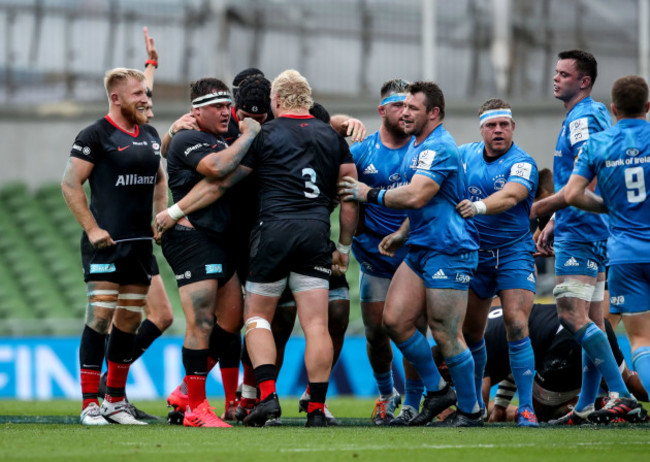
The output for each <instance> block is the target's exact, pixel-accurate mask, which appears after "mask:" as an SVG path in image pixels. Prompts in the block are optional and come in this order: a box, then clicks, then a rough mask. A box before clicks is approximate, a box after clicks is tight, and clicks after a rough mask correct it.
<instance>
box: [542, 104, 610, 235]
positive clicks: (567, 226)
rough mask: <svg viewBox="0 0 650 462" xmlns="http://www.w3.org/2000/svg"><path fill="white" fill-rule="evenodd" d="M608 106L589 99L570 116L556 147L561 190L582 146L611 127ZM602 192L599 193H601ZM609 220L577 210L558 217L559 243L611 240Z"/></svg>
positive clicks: (555, 162) (557, 181)
mask: <svg viewBox="0 0 650 462" xmlns="http://www.w3.org/2000/svg"><path fill="white" fill-rule="evenodd" d="M611 125H612V120H611V117H610V116H609V113H608V112H607V108H606V107H605V105H604V104H602V103H599V102H596V101H594V100H593V99H592V98H591V97H587V98H585V99H583V100H581V101H579V102H578V103H577V104H576V105H575V106H574V107H573V108H572V109H571V110H570V111H569V112H568V114H567V116H566V118H565V119H564V122H563V124H562V130H561V131H560V135H559V136H558V139H557V144H556V146H555V157H554V159H553V181H554V183H555V191H556V192H557V191H559V190H560V189H561V188H562V187H563V186H564V185H566V184H567V182H568V181H569V177H570V176H571V172H572V171H573V165H574V163H575V158H576V157H577V155H578V151H579V150H580V147H581V146H582V145H583V144H584V143H585V142H586V141H587V140H588V139H589V138H590V137H591V136H592V135H593V134H594V133H597V132H601V131H603V130H606V129H607V128H609V127H611ZM597 191H598V190H597ZM607 235H608V233H607V219H606V218H605V217H604V216H600V215H597V214H593V213H589V212H585V211H584V210H580V209H577V208H575V207H567V208H564V209H562V210H558V211H557V212H556V214H555V241H556V242H562V241H574V242H594V241H600V240H604V239H607Z"/></svg>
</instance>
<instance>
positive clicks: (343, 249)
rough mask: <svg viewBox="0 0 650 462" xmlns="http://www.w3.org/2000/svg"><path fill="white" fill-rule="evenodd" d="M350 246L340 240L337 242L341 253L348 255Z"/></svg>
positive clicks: (337, 247)
mask: <svg viewBox="0 0 650 462" xmlns="http://www.w3.org/2000/svg"><path fill="white" fill-rule="evenodd" d="M350 247H352V246H351V245H345V244H341V243H340V242H337V243H336V250H338V251H339V253H342V254H343V255H348V254H349V253H350Z"/></svg>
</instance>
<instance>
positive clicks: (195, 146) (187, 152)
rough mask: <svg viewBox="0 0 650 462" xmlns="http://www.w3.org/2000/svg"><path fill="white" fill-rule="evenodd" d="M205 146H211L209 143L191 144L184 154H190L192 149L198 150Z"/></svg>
mask: <svg viewBox="0 0 650 462" xmlns="http://www.w3.org/2000/svg"><path fill="white" fill-rule="evenodd" d="M203 146H210V145H209V144H208V143H197V144H195V145H194V146H190V147H189V148H187V149H186V150H185V151H183V154H185V156H188V155H189V154H190V153H191V152H192V151H196V150H197V149H199V148H201V147H203Z"/></svg>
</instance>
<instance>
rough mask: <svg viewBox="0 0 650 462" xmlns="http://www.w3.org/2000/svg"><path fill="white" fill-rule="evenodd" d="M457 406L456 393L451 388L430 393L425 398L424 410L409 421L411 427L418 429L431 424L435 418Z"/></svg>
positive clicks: (446, 387) (447, 387) (447, 386)
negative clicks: (449, 408)
mask: <svg viewBox="0 0 650 462" xmlns="http://www.w3.org/2000/svg"><path fill="white" fill-rule="evenodd" d="M454 404H456V392H455V391H454V390H453V389H452V388H451V387H450V386H449V384H447V385H445V388H443V389H442V390H438V391H430V392H428V393H427V394H426V395H425V396H424V402H423V403H422V410H421V411H420V413H419V414H418V415H416V416H415V417H413V418H412V419H411V420H410V421H409V426H410V427H418V426H422V425H426V424H427V423H429V422H431V421H432V420H433V418H434V417H435V416H437V415H438V414H440V413H441V412H442V411H444V410H445V409H447V408H448V407H449V406H453V405H454Z"/></svg>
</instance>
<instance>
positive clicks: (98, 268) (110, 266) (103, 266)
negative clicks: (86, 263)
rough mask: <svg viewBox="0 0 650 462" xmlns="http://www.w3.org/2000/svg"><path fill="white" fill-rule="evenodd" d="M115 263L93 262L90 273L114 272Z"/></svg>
mask: <svg viewBox="0 0 650 462" xmlns="http://www.w3.org/2000/svg"><path fill="white" fill-rule="evenodd" d="M115 271H116V270H115V263H91V265H90V274H98V273H114V272H115Z"/></svg>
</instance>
